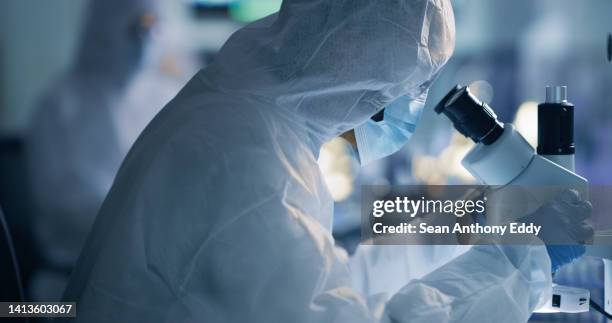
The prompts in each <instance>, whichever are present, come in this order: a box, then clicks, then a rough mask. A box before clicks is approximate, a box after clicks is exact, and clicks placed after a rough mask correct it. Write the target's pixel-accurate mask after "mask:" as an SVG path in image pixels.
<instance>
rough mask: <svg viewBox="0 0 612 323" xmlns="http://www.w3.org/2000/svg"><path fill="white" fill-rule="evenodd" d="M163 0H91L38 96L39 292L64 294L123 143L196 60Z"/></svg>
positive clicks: (34, 178)
mask: <svg viewBox="0 0 612 323" xmlns="http://www.w3.org/2000/svg"><path fill="white" fill-rule="evenodd" d="M157 8H158V7H157V6H156V3H155V2H154V0H129V1H120V0H105V1H90V3H89V6H88V8H87V11H86V16H85V25H84V30H83V33H82V35H81V44H80V49H79V50H78V52H77V55H76V58H75V61H74V63H73V64H72V66H71V67H70V68H69V69H68V70H67V71H66V73H65V74H64V75H63V76H62V77H61V78H60V79H59V80H58V81H57V82H56V83H55V84H53V85H52V86H51V87H50V88H49V89H48V90H47V91H46V92H45V94H44V95H43V96H42V98H41V99H40V101H39V104H38V108H37V110H36V111H35V115H34V117H33V121H32V124H31V128H30V131H29V134H28V137H27V149H28V150H27V158H28V166H29V169H30V173H31V176H30V177H31V189H32V198H33V209H34V213H33V214H34V215H33V223H34V233H35V239H36V243H37V244H38V248H39V249H40V250H41V253H42V255H43V258H44V259H43V267H42V268H40V270H38V272H36V273H35V275H34V277H33V279H32V280H31V282H30V284H29V286H30V287H29V292H30V296H31V297H32V299H33V300H56V299H59V298H60V297H61V294H62V292H63V290H64V288H65V285H66V283H67V280H68V277H69V274H70V272H71V271H72V268H73V266H74V265H75V263H76V260H77V258H78V255H79V253H80V250H81V248H82V246H83V244H84V242H85V239H86V237H87V234H88V233H89V230H90V228H91V225H92V224H93V221H94V219H95V216H96V213H97V211H98V209H99V207H100V205H101V204H102V201H103V200H104V197H105V196H106V193H107V192H108V190H109V189H110V186H111V184H112V182H113V179H114V177H115V174H116V172H117V170H118V168H119V166H120V164H121V161H122V160H123V158H124V156H125V155H126V154H127V151H128V150H129V148H130V147H131V145H132V143H133V142H134V141H135V139H136V137H137V136H138V135H139V134H140V132H141V130H142V129H143V128H144V127H145V126H146V124H147V123H148V122H149V121H150V120H151V119H152V118H153V117H154V116H155V114H156V113H157V112H158V110H159V109H160V108H161V107H163V105H164V104H165V103H167V102H168V101H169V100H170V99H171V98H172V97H173V96H174V95H175V94H176V93H177V92H178V90H179V89H180V87H181V86H182V85H183V84H184V83H185V82H186V81H187V80H188V77H189V76H190V75H192V74H193V73H195V72H196V71H197V69H198V64H197V62H196V60H195V58H194V57H192V55H191V53H190V52H187V51H182V50H181V48H180V47H178V46H172V45H175V44H176V43H172V41H174V40H175V39H179V38H177V37H176V35H177V32H175V31H174V30H172V27H173V25H172V21H169V22H170V23H168V22H166V23H165V24H164V22H165V21H164V20H163V19H159V15H158V11H157V10H156V9H157ZM160 20H161V23H159V22H160ZM160 25H161V26H160Z"/></svg>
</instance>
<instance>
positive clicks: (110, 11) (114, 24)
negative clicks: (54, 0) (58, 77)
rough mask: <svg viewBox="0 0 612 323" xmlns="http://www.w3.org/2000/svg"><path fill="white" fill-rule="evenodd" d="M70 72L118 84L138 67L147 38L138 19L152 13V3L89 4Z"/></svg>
mask: <svg viewBox="0 0 612 323" xmlns="http://www.w3.org/2000/svg"><path fill="white" fill-rule="evenodd" d="M85 10H86V14H85V24H84V28H83V32H82V34H81V42H80V48H79V50H78V52H77V57H76V60H75V64H74V65H73V67H72V69H73V72H72V73H75V74H78V75H79V76H80V77H87V76H89V77H90V78H95V79H105V80H107V81H109V82H113V83H118V84H117V85H122V84H123V83H124V82H126V81H127V79H128V78H129V77H130V76H131V75H132V74H133V73H134V71H135V70H136V69H138V67H139V63H140V61H141V60H142V55H143V51H144V49H145V44H146V42H147V37H148V36H149V35H148V34H147V32H146V31H145V30H142V29H141V23H142V21H140V20H139V19H142V18H143V15H144V14H145V13H150V14H154V12H155V6H154V4H153V1H152V0H130V1H122V0H104V1H97V0H94V1H89V3H88V5H87V7H86V9H85Z"/></svg>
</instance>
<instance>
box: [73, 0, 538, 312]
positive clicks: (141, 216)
mask: <svg viewBox="0 0 612 323" xmlns="http://www.w3.org/2000/svg"><path fill="white" fill-rule="evenodd" d="M453 46H454V18H453V13H452V8H451V6H450V3H449V1H446V0H429V1H415V0H403V1H371V0H319V1H313V0H287V1H285V2H284V3H283V7H282V9H281V11H280V13H279V14H277V15H273V16H269V17H267V18H264V19H263V20H260V21H258V22H255V23H253V24H251V25H249V26H247V27H245V28H244V29H242V30H240V31H238V32H237V33H236V34H234V35H233V36H232V37H231V38H230V40H229V41H228V42H227V43H226V44H225V46H224V47H223V49H222V50H221V52H220V54H219V55H218V56H217V59H216V60H215V62H214V63H213V64H212V65H210V66H208V67H207V68H206V69H204V70H202V71H200V72H199V73H198V74H197V75H196V76H195V77H194V78H193V79H192V80H191V81H190V82H189V83H188V84H187V85H186V86H185V88H183V90H182V91H181V92H180V93H179V94H178V95H177V97H176V98H174V99H173V100H172V101H171V102H170V103H169V104H168V105H167V106H166V107H165V108H164V109H163V110H162V111H161V112H160V113H159V114H158V115H157V116H156V117H155V118H154V119H153V121H152V122H151V123H150V124H149V125H148V126H147V128H146V129H145V130H144V132H143V133H142V135H141V136H140V137H139V139H138V140H137V142H136V144H135V145H134V146H133V147H132V149H131V151H130V153H129V154H128V156H127V157H126V159H125V161H124V162H123V164H122V166H121V169H120V170H119V173H118V175H117V178H116V180H115V182H114V184H113V187H112V189H111V191H110V193H109V195H108V197H107V199H106V200H105V202H104V205H103V206H102V209H101V211H100V213H99V215H98V217H97V218H96V223H95V225H94V229H93V231H92V234H91V235H90V236H89V239H88V242H87V245H86V247H85V248H84V251H83V253H82V255H81V257H80V259H79V264H78V266H77V268H76V270H75V272H74V273H73V276H72V278H71V281H70V284H69V286H68V288H67V290H66V294H65V295H64V299H65V300H74V301H77V302H78V304H79V305H78V307H77V311H78V314H77V318H76V321H79V322H98V321H99V322H109V321H112V322H134V321H141V322H389V321H393V322H451V321H464V322H478V321H482V320H483V319H486V320H487V321H496V322H520V321H526V320H527V319H528V317H529V315H530V313H531V311H532V310H533V309H534V308H535V307H536V306H537V305H538V303H539V302H540V301H541V300H540V295H541V293H542V291H543V290H544V289H545V288H546V286H549V285H550V262H549V259H548V256H547V254H546V250H545V248H544V247H543V246H532V247H530V246H517V247H498V246H481V247H474V248H472V249H470V250H469V251H467V252H466V253H464V254H463V255H461V256H459V257H458V258H456V259H455V260H453V261H451V262H449V263H448V264H446V265H444V266H442V267H441V268H439V269H437V270H436V271H434V272H431V273H429V274H428V275H426V276H424V277H423V278H422V279H421V280H413V281H411V282H409V283H407V284H405V283H406V282H407V281H408V280H409V279H410V278H409V277H394V276H393V275H394V274H395V273H399V271H392V272H387V273H386V274H387V275H384V274H385V272H384V270H383V269H384V268H385V266H384V259H382V262H378V261H379V260H381V259H371V258H368V254H370V253H369V252H367V250H364V252H360V255H362V256H359V255H358V257H365V258H359V259H355V261H354V262H353V264H354V266H365V267H368V266H371V267H372V269H375V270H377V271H378V272H379V273H381V275H380V276H378V277H379V278H380V279H381V280H385V281H386V282H389V280H392V279H397V283H398V284H405V286H403V287H402V286H401V285H399V286H398V288H396V289H398V290H399V292H397V293H396V294H395V295H387V293H385V292H386V291H387V290H390V288H382V289H380V288H376V286H375V285H376V284H377V282H376V280H375V279H370V283H368V284H367V285H368V286H365V284H364V285H363V286H354V284H353V282H352V280H353V279H354V277H352V272H355V273H356V272H357V271H356V269H355V270H354V271H353V269H351V268H350V267H349V261H348V259H347V257H346V255H345V254H343V253H342V252H339V251H338V249H337V248H335V246H334V241H333V238H332V236H331V233H330V231H331V223H332V208H333V201H332V199H331V197H330V195H329V194H328V192H327V190H326V188H325V184H324V182H323V179H322V177H321V174H320V171H319V168H318V166H317V158H316V157H317V154H318V152H319V148H320V146H321V145H322V143H324V142H327V141H328V140H330V139H331V138H334V137H336V136H338V135H340V134H341V133H343V132H345V131H348V130H350V129H353V128H355V127H356V126H358V125H360V124H362V123H363V122H365V121H366V120H368V119H369V118H370V117H371V116H372V115H374V114H375V113H376V112H377V111H379V110H380V109H382V108H383V107H385V106H386V105H387V104H388V103H390V102H391V101H393V100H395V99H397V98H398V97H400V96H403V95H408V96H410V97H412V98H417V97H419V95H421V94H422V93H423V92H424V91H426V88H427V85H428V84H429V83H430V81H431V79H432V78H433V76H434V75H435V74H436V73H437V72H438V71H439V70H440V68H441V67H442V66H443V64H444V63H445V62H446V61H447V60H448V58H449V57H450V56H451V54H452V50H453ZM373 248H376V247H373ZM381 248H382V247H381ZM409 249H410V248H406V249H404V248H401V247H399V248H386V249H384V250H385V251H384V252H382V253H374V254H378V255H380V254H384V253H386V252H391V253H394V254H396V257H397V258H399V259H398V261H396V263H398V262H400V261H404V263H407V262H409V261H414V262H420V261H422V259H410V258H408V257H409V256H410V253H409V252H406V251H405V250H409ZM394 250H396V251H394ZM389 267H391V266H389ZM394 268H398V267H394ZM359 272H360V273H362V274H361V275H364V276H367V275H370V274H371V273H372V271H370V270H369V268H359ZM369 277H371V276H369ZM355 280H359V279H355ZM379 290H382V291H383V293H376V292H370V291H379ZM390 296H392V297H391V298H390V299H389V297H390ZM388 299H389V300H388ZM387 300H388V301H387ZM485 313H486V314H485Z"/></svg>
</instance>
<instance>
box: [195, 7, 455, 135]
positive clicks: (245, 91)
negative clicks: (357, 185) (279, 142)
mask: <svg viewBox="0 0 612 323" xmlns="http://www.w3.org/2000/svg"><path fill="white" fill-rule="evenodd" d="M347 6H350V8H347ZM322 8H323V9H325V10H322ZM347 13H350V15H349V14H347ZM380 35H386V36H385V37H380ZM390 40H392V43H393V46H389V44H390ZM454 43H455V22H454V16H453V13H452V8H451V6H450V4H449V3H448V2H446V1H432V0H429V1H401V4H397V5H392V6H387V5H381V3H379V2H377V1H370V0H356V1H351V2H350V3H347V2H345V1H285V2H284V3H283V7H282V8H281V11H280V13H279V14H277V15H272V16H269V17H267V18H265V19H263V20H261V21H259V22H257V23H255V24H252V25H250V26H247V27H246V28H244V29H242V30H240V31H238V32H237V33H236V34H234V35H233V36H232V38H231V39H230V41H228V42H227V44H226V45H225V46H224V48H223V49H222V50H221V52H220V54H219V55H218V58H217V60H216V62H215V64H213V66H211V67H210V69H211V70H212V71H209V72H210V73H203V76H204V78H205V79H206V80H205V81H206V82H207V83H208V85H209V86H211V87H213V88H216V89H217V90H220V91H223V92H225V93H227V94H228V95H231V94H232V93H234V94H235V95H243V96H250V97H253V98H254V99H255V98H256V99H258V100H264V101H266V102H268V103H272V104H273V105H274V106H275V107H278V108H280V109H282V110H284V111H288V112H290V114H291V115H292V117H291V118H293V119H295V116H299V117H300V118H299V119H301V123H302V124H303V125H304V127H305V128H306V130H307V131H308V132H309V133H310V135H311V137H313V138H314V141H315V142H316V143H318V144H321V143H324V142H326V141H328V140H330V139H332V138H334V137H336V136H338V135H340V134H341V133H343V132H345V131H348V130H351V129H353V128H355V127H356V126H358V125H360V124H361V123H363V122H364V121H366V120H367V119H368V118H369V117H371V116H372V115H374V114H375V113H376V112H377V111H379V110H380V109H382V108H384V107H385V106H386V105H387V104H389V103H390V102H392V101H394V100H395V99H397V98H399V97H400V96H404V95H408V96H411V97H415V98H416V97H418V96H419V95H420V94H422V93H423V92H424V91H425V90H426V89H427V88H428V87H429V85H430V83H431V81H432V80H433V78H434V77H435V75H436V73H437V72H438V71H439V70H440V68H441V67H442V66H443V65H444V64H445V63H446V62H447V60H448V59H449V58H450V56H451V54H452V52H453V49H454ZM236 53H240V55H239V56H237V55H236ZM210 75H213V76H215V78H212V77H210Z"/></svg>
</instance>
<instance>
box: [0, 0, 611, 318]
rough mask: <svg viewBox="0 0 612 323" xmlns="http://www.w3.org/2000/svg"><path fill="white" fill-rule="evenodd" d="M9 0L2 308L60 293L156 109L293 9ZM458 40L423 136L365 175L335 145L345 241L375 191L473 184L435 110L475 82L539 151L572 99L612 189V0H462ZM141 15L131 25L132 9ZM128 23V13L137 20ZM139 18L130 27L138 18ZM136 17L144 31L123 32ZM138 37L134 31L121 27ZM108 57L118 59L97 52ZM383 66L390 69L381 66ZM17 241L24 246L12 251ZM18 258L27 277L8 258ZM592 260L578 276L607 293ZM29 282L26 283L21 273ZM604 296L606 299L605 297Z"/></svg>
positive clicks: (579, 150) (0, 141)
mask: <svg viewBox="0 0 612 323" xmlns="http://www.w3.org/2000/svg"><path fill="white" fill-rule="evenodd" d="M95 2H96V4H93V5H91V4H89V1H87V0H52V1H39V0H6V1H0V212H1V213H3V214H4V219H5V221H6V224H7V226H8V229H9V230H8V231H6V230H5V231H3V232H2V235H3V240H2V245H1V246H2V250H0V256H1V257H2V259H0V264H1V265H0V266H1V268H0V270H1V271H0V275H1V276H2V277H0V285H1V286H7V288H0V296H1V297H2V300H6V299H11V297H13V298H12V299H14V296H15V295H19V296H20V297H23V299H25V300H33V301H34V300H40V301H51V300H58V299H59V298H60V297H61V292H58V291H59V290H63V288H64V287H65V284H66V282H67V280H68V277H69V275H70V272H71V270H72V268H73V266H74V265H75V263H76V259H77V257H78V255H79V253H80V250H81V248H82V246H83V244H84V243H85V239H86V237H87V234H88V232H89V230H90V229H91V226H92V224H93V221H94V219H95V215H96V213H97V210H98V208H99V207H100V205H101V204H102V202H103V200H104V198H105V196H106V193H107V192H108V190H109V188H110V186H111V184H112V181H113V178H114V176H115V174H116V172H117V170H118V169H119V166H120V165H121V162H122V160H123V158H124V157H125V155H126V154H127V152H128V151H129V149H130V147H131V145H132V144H133V143H134V141H135V140H136V139H137V138H138V135H139V134H140V132H141V131H142V130H143V129H144V128H145V126H146V125H147V124H148V123H149V121H151V120H152V119H153V118H154V117H155V115H156V114H157V112H159V110H161V108H163V107H164V105H165V104H166V103H168V102H169V101H170V100H171V99H172V98H173V97H174V96H175V95H176V94H177V93H178V91H179V90H180V89H181V88H182V86H184V84H186V83H187V81H189V79H190V78H191V77H192V76H193V75H194V74H195V73H196V72H197V71H198V70H199V69H201V68H203V67H205V66H206V65H207V64H209V63H210V62H211V61H213V60H214V59H215V57H216V53H217V51H218V50H219V49H220V48H221V46H222V45H223V43H224V42H225V41H226V40H227V39H228V38H229V37H230V36H231V34H232V33H233V32H235V31H236V30H238V29H239V28H241V27H242V26H244V25H245V24H247V23H248V22H251V21H254V20H257V19H259V18H261V17H264V16H266V15H269V14H272V13H274V12H275V11H277V10H278V9H279V8H280V5H281V0H236V1H231V0H225V1H224V0H191V1H188V0H150V1H145V0H130V1H117V0H110V1H95ZM452 5H453V8H454V12H455V20H456V47H455V52H454V54H453V57H452V58H451V60H450V61H449V62H448V63H447V64H446V66H445V68H444V69H443V71H442V73H441V74H440V75H439V77H438V79H437V80H436V81H435V83H434V84H433V86H432V87H431V89H430V91H429V97H428V99H427V103H426V108H425V110H424V113H423V115H422V119H421V122H420V124H419V127H418V128H417V130H416V133H415V135H414V136H413V137H412V138H411V141H410V143H409V144H408V145H407V146H406V147H405V148H404V149H402V150H401V151H399V152H398V153H396V154H394V155H392V156H390V157H389V158H385V159H382V160H379V161H376V162H373V163H371V164H369V165H367V166H366V167H363V168H361V167H360V166H359V163H358V162H357V161H356V159H355V158H354V156H353V155H352V152H351V148H350V144H348V143H347V142H346V141H345V140H344V139H341V138H337V139H334V140H332V141H331V142H329V143H327V144H326V145H325V146H324V147H323V148H322V150H321V152H320V155H319V166H320V168H321V171H322V172H323V174H324V178H325V181H326V184H327V186H328V189H329V190H330V193H331V195H332V197H333V198H334V200H335V206H334V226H333V227H334V232H333V234H334V236H335V238H336V242H337V243H338V245H340V246H342V247H344V248H346V250H347V251H348V253H351V252H352V251H353V250H354V249H355V247H356V246H357V244H358V243H359V239H360V207H361V205H360V199H359V196H360V189H361V186H362V185H413V184H427V185H450V184H473V183H475V180H474V179H473V178H472V177H471V176H470V174H469V173H468V172H466V171H465V170H464V169H463V168H462V166H461V164H460V161H461V159H462V158H463V156H464V155H465V154H466V153H467V151H468V150H469V149H470V148H471V147H472V146H473V143H472V142H471V141H470V140H469V139H467V138H465V137H463V136H462V135H461V134H459V133H458V132H456V131H455V130H454V127H453V126H452V125H451V123H450V122H449V121H448V119H446V118H444V117H441V116H439V115H437V114H436V113H435V112H434V111H433V107H434V106H435V104H436V103H437V102H438V101H439V100H440V99H441V98H442V97H443V96H444V95H445V94H446V93H447V92H448V90H449V89H450V88H451V87H452V86H454V85H455V84H462V85H469V86H470V89H471V90H472V91H473V92H474V93H475V94H476V95H477V96H478V97H479V98H480V99H481V100H483V101H485V102H487V103H488V104H489V105H490V106H491V107H493V108H494V109H495V112H496V113H497V116H498V118H499V120H501V121H503V122H512V123H514V125H515V126H516V127H517V129H518V130H519V131H520V132H521V133H522V134H523V135H524V136H525V138H526V139H527V140H528V141H529V142H530V143H531V144H532V145H533V146H535V145H536V142H537V105H538V104H539V103H541V102H543V101H544V99H545V87H546V86H557V85H563V86H567V95H568V100H569V101H570V102H572V103H573V104H574V105H575V134H574V138H575V146H576V172H577V173H578V174H581V175H582V176H584V177H585V178H587V179H588V180H589V182H590V183H593V184H601V185H610V184H611V183H612V171H611V167H612V62H610V61H609V59H608V56H607V55H608V53H607V50H608V46H609V45H608V43H607V41H608V35H609V33H610V32H612V1H610V0H591V1H579V0H573V1H571V0H537V1H533V0H514V1H507V0H454V1H452ZM132 11H138V12H142V13H143V14H142V15H140V16H139V17H138V19H136V20H134V19H133V17H132V16H130V15H128V13H130V12H132ZM129 19H131V20H129ZM132 20H133V21H132ZM125 24H129V25H130V26H132V27H133V28H128V29H119V28H116V27H117V26H121V25H125ZM126 30H128V31H127V33H130V34H129V35H125V34H124V33H126ZM103 49H104V51H108V52H109V53H110V54H108V55H100V52H101V51H102V50H103ZM371 64H374V65H375V64H377V62H375V61H373V62H371ZM7 235H10V237H11V238H12V239H11V240H12V243H7V241H8V240H7V239H6V238H7ZM11 257H13V258H16V260H17V262H18V265H19V268H18V272H17V269H15V267H14V265H13V264H12V262H11V261H8V260H5V259H11ZM601 270H603V269H602V267H601V266H598V265H597V264H594V262H593V261H584V262H581V263H579V264H576V265H575V266H571V267H568V268H567V269H565V271H564V272H562V273H559V274H558V275H559V277H561V278H560V279H562V277H564V274H565V272H568V274H567V277H569V278H568V279H569V280H571V281H570V282H569V283H572V284H573V285H580V286H582V287H584V288H589V289H591V291H592V297H594V298H596V297H597V293H603V286H602V285H603V281H600V280H597V279H595V278H594V277H599V276H601V275H599V276H598V274H597V273H598V271H601ZM16 276H17V277H18V279H15V277H16ZM599 297H602V296H601V295H599ZM531 321H534V322H549V321H566V322H577V321H583V322H605V321H606V320H605V319H604V318H603V317H602V316H601V315H599V314H594V313H582V314H557V315H552V314H534V315H533V316H532V318H531Z"/></svg>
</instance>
